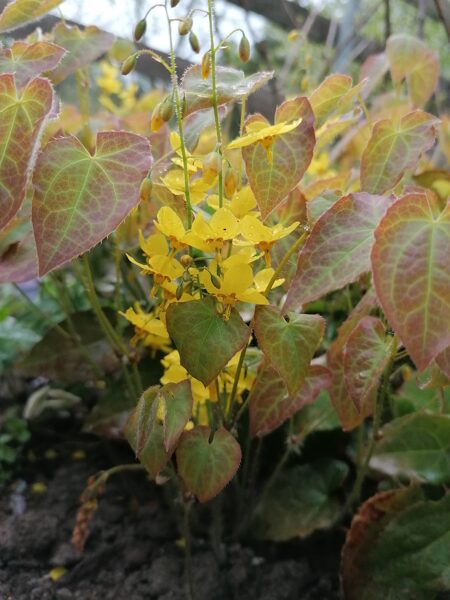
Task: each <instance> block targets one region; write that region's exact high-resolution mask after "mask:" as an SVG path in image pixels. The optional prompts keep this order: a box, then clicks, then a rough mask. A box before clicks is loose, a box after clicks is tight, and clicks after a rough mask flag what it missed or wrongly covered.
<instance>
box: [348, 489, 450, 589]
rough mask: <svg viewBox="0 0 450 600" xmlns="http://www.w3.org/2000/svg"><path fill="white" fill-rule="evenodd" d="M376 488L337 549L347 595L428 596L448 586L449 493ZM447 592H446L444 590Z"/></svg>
mask: <svg viewBox="0 0 450 600" xmlns="http://www.w3.org/2000/svg"><path fill="white" fill-rule="evenodd" d="M421 500H422V496H421V493H420V491H418V490H417V489H415V488H407V489H403V490H395V491H391V492H383V493H379V494H377V495H376V496H373V497H372V498H370V499H369V500H368V501H367V502H366V503H365V504H363V505H362V507H361V508H360V509H359V511H358V514H357V515H356V516H355V517H354V519H353V522H352V525H351V528H350V530H349V532H348V534H347V539H346V542H345V546H344V550H343V554H342V568H341V575H342V582H343V588H344V592H345V598H346V600H360V599H361V598H364V600H379V599H380V598H383V597H385V598H389V599H392V600H397V599H398V600H406V599H407V598H408V599H409V598H411V599H412V598H414V600H428V599H431V598H438V597H441V596H440V593H443V594H444V595H443V596H442V597H444V596H445V595H448V592H449V591H450V567H449V565H450V495H447V496H444V497H443V498H442V499H441V500H438V501H421ZM445 592H447V594H445Z"/></svg>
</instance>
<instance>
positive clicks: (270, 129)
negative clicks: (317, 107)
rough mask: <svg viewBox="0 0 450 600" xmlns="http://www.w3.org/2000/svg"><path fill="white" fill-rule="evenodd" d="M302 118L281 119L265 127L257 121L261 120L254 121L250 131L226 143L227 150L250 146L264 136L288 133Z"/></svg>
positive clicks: (269, 136)
mask: <svg viewBox="0 0 450 600" xmlns="http://www.w3.org/2000/svg"><path fill="white" fill-rule="evenodd" d="M301 121H302V119H301V118H300V119H295V120H294V121H291V122H288V121H283V122H282V123H277V124H276V125H268V126H266V127H260V126H259V123H261V122H262V121H254V122H253V123H251V124H250V127H248V128H250V129H251V131H250V133H248V134H246V135H243V136H241V137H238V138H236V139H235V140H233V141H232V142H231V143H230V144H228V146H227V148H228V150H233V148H243V147H245V146H250V145H251V144H255V143H256V142H259V141H261V140H264V139H265V138H271V137H273V136H276V135H283V134H284V133H288V132H289V131H292V130H293V129H295V128H296V127H298V126H299V125H300V123H301Z"/></svg>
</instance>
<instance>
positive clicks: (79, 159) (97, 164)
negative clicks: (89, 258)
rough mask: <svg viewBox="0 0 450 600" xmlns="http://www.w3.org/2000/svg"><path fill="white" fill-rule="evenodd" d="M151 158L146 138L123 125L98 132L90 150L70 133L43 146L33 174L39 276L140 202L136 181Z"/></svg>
mask: <svg viewBox="0 0 450 600" xmlns="http://www.w3.org/2000/svg"><path fill="white" fill-rule="evenodd" d="M151 162H152V158H151V154H150V144H149V142H148V141H147V140H146V139H145V138H143V137H141V136H139V135H136V134H134V133H127V132H124V131H108V132H101V133H99V134H97V147H96V150H95V153H94V154H93V155H91V154H89V152H88V151H87V150H86V148H85V147H84V146H83V145H82V144H81V142H80V141H79V140H78V139H77V138H75V137H64V138H57V139H55V140H52V141H50V142H49V143H48V144H47V145H46V146H45V148H44V150H43V151H42V152H41V154H40V155H39V158H38V160H37V163H36V168H35V170H34V176H33V183H34V186H35V197H34V199H33V228H34V234H35V238H36V245H37V251H38V259H39V274H40V275H41V276H42V275H44V274H45V273H48V271H51V270H52V269H55V268H56V267H59V266H61V265H62V264H64V263H66V262H68V261H70V260H71V259H72V258H74V257H76V256H79V255H80V254H83V253H84V252H86V251H87V250H90V249H91V248H92V247H93V246H95V244H98V243H99V242H100V241H101V240H102V239H103V238H105V237H106V236H107V235H109V234H110V233H111V232H112V231H114V230H115V229H116V227H117V226H118V225H119V224H120V223H121V222H122V221H123V219H124V218H125V217H126V216H127V215H128V213H129V212H130V211H131V210H132V209H133V208H134V207H135V206H136V204H137V203H138V202H139V187H140V184H141V182H142V179H143V178H144V177H145V175H146V174H147V172H148V170H149V168H150V166H151Z"/></svg>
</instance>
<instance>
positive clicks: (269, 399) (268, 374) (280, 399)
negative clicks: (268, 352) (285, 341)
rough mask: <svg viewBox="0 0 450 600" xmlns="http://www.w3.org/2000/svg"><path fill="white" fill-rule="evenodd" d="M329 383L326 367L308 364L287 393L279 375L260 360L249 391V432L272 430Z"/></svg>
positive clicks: (311, 399) (263, 432)
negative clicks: (292, 390) (299, 382)
mask: <svg viewBox="0 0 450 600" xmlns="http://www.w3.org/2000/svg"><path fill="white" fill-rule="evenodd" d="M329 385H330V373H329V371H328V369H326V368H325V367H322V366H320V365H312V366H311V367H310V369H309V372H308V374H307V376H306V378H305V379H304V382H303V384H302V385H301V386H300V389H299V390H297V392H296V393H295V394H293V395H292V396H290V395H289V393H288V390H287V388H286V385H285V383H284V381H283V379H282V378H281V377H280V376H279V375H278V373H277V372H276V371H275V370H274V369H273V368H272V367H271V366H270V365H269V364H268V363H267V362H266V361H263V362H262V363H261V365H260V367H259V369H258V372H257V375H256V379H255V381H254V383H253V386H252V390H251V392H250V400H249V418H250V435H251V436H252V437H255V436H259V437H260V436H263V435H267V434H268V433H270V432H271V431H274V430H275V429H277V427H279V426H280V425H281V424H282V423H284V421H286V420H287V419H289V418H290V417H292V416H293V415H294V414H295V413H296V412H298V411H299V410H300V409H301V408H302V407H303V406H306V405H307V404H311V403H312V402H314V400H315V398H316V397H317V395H318V394H319V392H320V390H322V389H324V388H327V387H328V386H329Z"/></svg>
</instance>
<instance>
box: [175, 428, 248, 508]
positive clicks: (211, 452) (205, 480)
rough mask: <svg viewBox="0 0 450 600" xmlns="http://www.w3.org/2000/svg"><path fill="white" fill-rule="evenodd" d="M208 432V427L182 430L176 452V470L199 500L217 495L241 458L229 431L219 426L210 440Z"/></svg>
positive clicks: (238, 448)
mask: <svg viewBox="0 0 450 600" xmlns="http://www.w3.org/2000/svg"><path fill="white" fill-rule="evenodd" d="M211 433H212V432H211V429H210V428H209V427H195V428H194V429H191V430H190V431H185V432H184V433H183V435H182V436H181V439H180V442H179V444H178V448H177V452H176V454H177V467H178V474H179V475H180V477H181V479H182V480H183V483H184V485H185V486H186V488H187V489H188V490H189V491H190V492H191V493H192V494H194V495H195V496H197V498H198V499H199V501H200V502H207V501H208V500H211V498H214V496H217V494H218V493H219V492H221V491H222V490H223V488H224V487H225V486H226V485H227V484H228V483H229V482H230V481H231V479H232V478H233V476H234V474H235V473H236V471H237V470H238V468H239V464H240V462H241V447H240V446H239V444H238V443H237V441H236V440H235V439H234V437H233V436H232V435H231V433H229V432H228V431H227V430H226V429H224V428H223V427H222V428H220V429H218V430H217V431H216V432H215V433H214V437H213V439H212V441H210V437H211Z"/></svg>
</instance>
